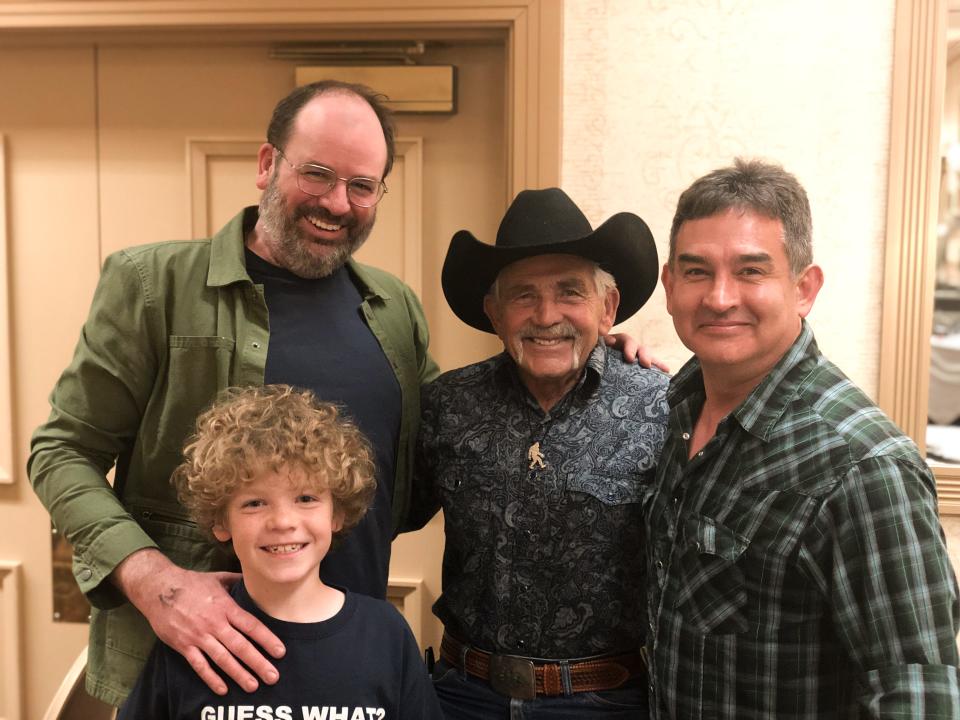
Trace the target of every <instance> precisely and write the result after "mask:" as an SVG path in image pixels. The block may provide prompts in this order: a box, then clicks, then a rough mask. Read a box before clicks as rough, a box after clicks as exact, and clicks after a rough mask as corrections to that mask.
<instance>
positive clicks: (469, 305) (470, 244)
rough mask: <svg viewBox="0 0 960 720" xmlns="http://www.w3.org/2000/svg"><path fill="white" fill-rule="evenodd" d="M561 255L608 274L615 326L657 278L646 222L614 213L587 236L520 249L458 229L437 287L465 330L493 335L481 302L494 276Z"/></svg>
mask: <svg viewBox="0 0 960 720" xmlns="http://www.w3.org/2000/svg"><path fill="white" fill-rule="evenodd" d="M553 254H566V255H577V256H578V257H582V258H585V259H587V260H592V261H593V262H595V263H597V264H598V265H599V266H600V267H601V268H602V269H603V270H606V271H607V272H608V273H610V274H611V275H613V277H614V279H615V280H616V281H617V289H618V290H619V291H620V305H619V307H618V308H617V316H616V319H615V321H614V322H615V323H620V322H623V321H624V320H626V319H627V318H629V317H630V316H632V315H633V314H634V313H635V312H637V310H639V309H640V308H641V307H643V305H644V303H646V302H647V300H648V299H649V298H650V295H651V294H653V290H654V288H656V286H657V278H658V277H659V274H660V266H659V261H658V259H657V246H656V243H655V242H654V241H653V235H652V234H651V232H650V228H648V227H647V224H646V223H645V222H644V221H643V220H642V219H641V218H639V217H638V216H636V215H634V214H633V213H627V212H623V213H617V214H616V215H613V216H612V217H610V218H609V219H608V220H607V221H606V222H604V223H603V224H602V225H600V227H598V228H597V229H596V230H594V231H593V232H592V233H591V234H589V235H587V236H585V237H582V238H579V239H577V240H567V241H563V242H556V243H546V244H541V245H526V246H521V247H497V246H495V245H489V244H487V243H484V242H481V241H480V240H477V238H475V237H474V236H473V233H471V232H469V231H467V230H460V231H459V232H457V233H456V234H454V236H453V238H452V239H451V240H450V247H449V248H448V249H447V257H446V259H445V260H444V262H443V271H442V272H441V275H440V283H441V285H442V287H443V294H444V297H446V299H447V304H448V305H449V306H450V309H451V310H453V312H454V314H455V315H456V316H457V317H458V318H460V319H461V320H463V322H465V323H466V324H467V325H469V326H470V327H474V328H476V329H477V330H482V331H483V332H488V333H492V332H494V329H493V326H492V325H491V324H490V320H489V318H487V315H486V313H484V311H483V298H484V296H485V295H486V294H487V292H488V291H489V290H490V287H491V286H492V285H493V281H494V280H496V278H497V275H499V274H500V271H501V270H503V268H505V267H506V266H507V265H509V264H510V263H513V262H516V261H517V260H523V259H525V258H529V257H534V256H536V255H553Z"/></svg>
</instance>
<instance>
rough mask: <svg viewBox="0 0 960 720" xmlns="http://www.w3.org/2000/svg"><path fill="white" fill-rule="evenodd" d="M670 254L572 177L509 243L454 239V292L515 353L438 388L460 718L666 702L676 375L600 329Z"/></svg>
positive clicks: (580, 714)
mask: <svg viewBox="0 0 960 720" xmlns="http://www.w3.org/2000/svg"><path fill="white" fill-rule="evenodd" d="M657 267H658V263H657V252H656V247H655V245H654V242H653V237H652V236H651V234H650V231H649V229H648V228H647V226H646V224H645V223H644V222H643V220H641V219H640V218H639V217H637V216H636V215H633V214H631V213H619V214H617V215H614V216H613V217H611V218H610V219H609V220H607V221H606V222H605V223H603V225H601V226H600V227H599V228H597V230H595V231H594V230H593V229H592V228H591V227H590V223H589V222H588V221H587V219H586V218H585V217H584V215H583V213H582V212H580V210H579V209H578V208H577V207H576V205H574V203H573V202H572V201H571V200H570V198H568V197H567V195H566V194H565V193H564V192H563V191H562V190H558V189H556V188H553V189H549V190H528V191H524V192H521V193H520V194H519V195H518V196H517V198H516V199H515V200H514V202H513V204H512V205H511V206H510V208H509V209H508V210H507V213H506V215H505V216H504V218H503V221H502V222H501V224H500V229H499V231H498V233H497V242H496V245H494V246H491V245H487V244H484V243H481V242H479V241H478V240H477V239H476V238H474V237H473V235H472V234H471V233H469V232H467V231H465V230H462V231H460V232H458V233H457V234H456V235H454V237H453V239H452V241H451V243H450V248H449V250H448V252H447V258H446V261H445V263H444V267H443V275H442V284H443V290H444V294H445V295H446V298H447V302H448V303H449V304H450V307H451V308H452V309H453V311H454V312H455V313H456V314H457V316H458V317H460V319H461V320H463V321H464V322H466V323H467V324H468V325H471V326H472V327H475V328H477V329H479V330H483V331H485V332H495V333H497V335H499V336H500V339H501V340H502V341H503V345H504V348H505V352H503V353H502V354H500V355H497V356H495V357H493V358H490V359H488V360H485V361H484V362H480V363H477V364H474V365H470V366H468V367H465V368H461V369H460V370H455V371H453V372H449V373H446V374H444V375H442V376H441V377H440V378H439V379H437V380H436V381H435V382H433V383H432V384H430V385H428V386H426V387H425V388H424V391H423V400H422V413H423V415H422V425H421V432H420V441H419V447H418V457H417V466H416V472H415V477H416V479H415V486H416V487H415V491H414V492H415V501H414V503H413V506H414V510H413V513H414V515H415V516H416V517H414V519H413V522H414V524H415V525H416V526H421V525H422V524H424V523H425V522H426V521H427V520H429V518H430V517H431V516H432V515H433V514H434V513H435V512H436V511H437V510H438V509H439V508H442V509H443V511H444V517H445V522H446V546H445V549H444V559H443V593H442V595H441V597H440V599H439V600H438V601H437V603H436V605H435V606H434V612H435V613H436V614H437V616H438V617H439V618H440V619H441V620H442V621H443V623H444V626H445V632H444V638H443V643H442V646H441V659H440V661H439V663H438V665H437V668H436V671H435V674H434V678H435V687H436V690H437V694H438V696H439V697H440V701H441V704H442V705H443V707H444V710H445V712H446V713H447V717H449V718H506V717H514V716H515V714H516V713H519V712H523V711H524V710H533V711H535V712H536V713H537V714H536V717H537V718H560V717H577V718H589V717H593V716H594V715H603V716H604V717H623V718H627V717H629V718H635V717H645V715H646V712H647V680H646V675H645V672H644V665H643V661H642V659H641V657H640V655H639V650H640V647H641V646H642V645H643V641H644V635H645V632H644V629H645V627H646V623H645V622H644V600H643V598H644V590H643V588H644V571H643V549H642V531H641V526H642V520H641V514H640V500H641V496H642V495H643V493H644V490H645V489H646V488H647V486H648V484H649V483H650V481H651V480H652V477H653V470H654V466H655V464H656V461H657V458H658V455H659V453H660V448H661V446H662V444H663V441H664V436H665V422H666V417H667V406H666V403H665V399H664V398H665V391H666V387H667V376H666V375H664V374H663V373H660V372H659V371H657V370H647V369H643V368H641V367H639V366H637V365H635V364H628V363H627V362H625V361H624V360H623V358H622V356H621V355H620V353H619V352H612V351H608V349H607V348H606V346H605V345H604V343H603V342H602V341H601V340H600V338H601V336H602V335H603V334H604V333H606V332H608V331H609V330H610V327H611V326H612V325H613V324H614V323H616V322H619V321H621V320H625V319H626V318H628V317H630V316H631V315H633V313H635V312H636V311H637V310H639V309H640V307H641V306H642V305H643V304H644V303H645V302H646V300H647V298H649V296H650V293H651V292H652V291H653V289H654V287H655V285H656V280H657ZM524 717H526V715H524Z"/></svg>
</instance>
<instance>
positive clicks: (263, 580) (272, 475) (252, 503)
mask: <svg viewBox="0 0 960 720" xmlns="http://www.w3.org/2000/svg"><path fill="white" fill-rule="evenodd" d="M309 480H310V479H309V478H308V477H307V476H306V474H305V473H304V472H303V471H301V470H299V469H290V468H282V469H281V470H280V471H279V472H272V471H264V472H263V473H261V474H260V475H258V476H257V477H256V478H255V479H254V480H252V481H251V482H246V483H244V484H243V485H242V486H241V487H240V488H239V489H238V490H237V491H236V492H235V493H234V494H233V496H232V497H231V498H230V500H229V502H228V503H227V507H226V510H225V511H224V516H223V518H222V520H221V522H219V523H217V524H216V525H214V527H213V534H214V536H215V537H216V538H217V539H218V540H220V541H221V542H227V541H232V543H233V549H234V552H235V553H236V554H237V557H238V558H239V559H240V565H241V567H242V568H243V576H244V582H245V583H246V584H247V585H248V586H255V587H264V588H266V587H271V588H273V589H279V588H281V587H284V588H287V592H290V593H292V592H294V591H295V590H296V589H297V588H299V587H300V586H303V585H305V584H308V583H311V582H316V583H319V582H320V577H319V570H318V568H319V566H320V561H321V560H323V558H324V557H326V554H327V552H328V551H329V550H330V543H331V541H332V539H333V535H334V533H336V532H338V531H339V530H340V529H341V528H342V527H343V520H342V517H341V516H340V513H339V512H337V511H336V509H335V508H334V502H333V497H332V496H331V495H330V491H329V490H322V491H318V490H317V489H316V485H317V484H316V483H311V482H310V481H309Z"/></svg>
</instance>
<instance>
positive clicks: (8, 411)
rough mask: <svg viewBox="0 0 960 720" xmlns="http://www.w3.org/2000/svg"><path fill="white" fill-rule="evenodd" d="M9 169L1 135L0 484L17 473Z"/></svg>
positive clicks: (6, 483) (9, 479) (10, 479)
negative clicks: (12, 354)
mask: <svg viewBox="0 0 960 720" xmlns="http://www.w3.org/2000/svg"><path fill="white" fill-rule="evenodd" d="M8 172H9V168H8V167H7V160H6V139H5V138H4V136H3V135H0V484H5V485H9V484H11V483H13V481H14V473H13V394H12V389H11V385H10V276H9V270H8V264H7V259H8V257H9V236H8V233H7V228H8V217H7V202H8V196H7V186H6V178H7V174H8Z"/></svg>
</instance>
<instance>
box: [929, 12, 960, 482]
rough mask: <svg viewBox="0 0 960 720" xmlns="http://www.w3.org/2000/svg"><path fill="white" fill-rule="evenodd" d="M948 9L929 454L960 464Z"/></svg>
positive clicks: (955, 122)
mask: <svg viewBox="0 0 960 720" xmlns="http://www.w3.org/2000/svg"><path fill="white" fill-rule="evenodd" d="M954 5H955V3H954V2H952V1H951V3H950V7H949V8H948V10H949V12H948V15H947V70H946V84H945V88H944V96H943V115H942V119H941V125H940V193H939V198H940V199H939V208H938V213H937V230H936V237H935V244H936V259H935V265H934V282H933V322H932V332H931V336H930V370H929V372H930V389H929V391H928V393H927V432H926V441H927V459H928V460H929V461H930V462H931V463H938V464H940V463H942V464H944V465H948V466H954V467H960V12H954Z"/></svg>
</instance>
